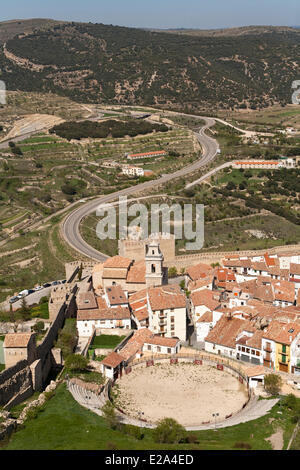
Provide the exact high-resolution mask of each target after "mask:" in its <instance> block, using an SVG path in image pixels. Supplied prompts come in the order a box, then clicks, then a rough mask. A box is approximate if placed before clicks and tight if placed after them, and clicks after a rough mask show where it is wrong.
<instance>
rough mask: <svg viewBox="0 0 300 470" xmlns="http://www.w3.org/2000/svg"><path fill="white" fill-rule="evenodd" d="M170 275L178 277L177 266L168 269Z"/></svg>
mask: <svg viewBox="0 0 300 470" xmlns="http://www.w3.org/2000/svg"><path fill="white" fill-rule="evenodd" d="M168 276H169V277H176V276H177V268H176V267H175V266H171V267H170V268H169V271H168Z"/></svg>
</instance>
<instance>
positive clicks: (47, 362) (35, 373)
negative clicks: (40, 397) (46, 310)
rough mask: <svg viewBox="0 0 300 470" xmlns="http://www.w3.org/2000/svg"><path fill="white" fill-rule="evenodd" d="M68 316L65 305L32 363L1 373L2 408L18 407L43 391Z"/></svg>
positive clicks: (19, 363) (16, 365)
mask: <svg viewBox="0 0 300 470" xmlns="http://www.w3.org/2000/svg"><path fill="white" fill-rule="evenodd" d="M67 315H68V307H66V305H65V304H63V305H61V307H60V309H59V312H58V314H57V316H56V318H55V320H54V321H53V323H52V325H51V326H50V328H49V330H48V331H47V333H46V335H45V337H44V340H43V342H42V343H41V344H40V345H39V346H38V347H37V348H36V355H35V357H34V360H32V361H31V363H29V362H28V361H27V360H22V361H19V362H18V363H17V364H15V365H14V366H13V367H10V368H9V369H5V370H4V371H3V372H2V373H0V406H5V405H8V404H10V403H13V404H14V405H16V404H18V403H21V402H22V401H23V400H24V399H25V398H24V396H26V398H28V397H29V396H31V395H32V394H33V392H34V391H35V390H41V388H42V385H43V383H44V382H45V380H46V379H47V377H48V374H49V372H50V370H51V367H52V366H53V364H54V363H55V359H54V358H53V356H52V351H51V350H52V348H53V345H54V342H55V340H56V338H57V334H58V331H59V329H60V328H62V326H63V323H64V320H65V318H66V316H67Z"/></svg>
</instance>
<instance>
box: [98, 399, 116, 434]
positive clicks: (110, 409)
mask: <svg viewBox="0 0 300 470" xmlns="http://www.w3.org/2000/svg"><path fill="white" fill-rule="evenodd" d="M101 411H102V416H103V418H104V419H105V421H106V423H107V425H108V426H109V427H110V428H111V429H117V428H118V427H119V426H120V422H119V418H118V416H117V414H116V410H115V407H114V405H113V404H112V403H111V402H110V401H109V400H107V402H106V403H105V405H104V406H103V407H102V408H101Z"/></svg>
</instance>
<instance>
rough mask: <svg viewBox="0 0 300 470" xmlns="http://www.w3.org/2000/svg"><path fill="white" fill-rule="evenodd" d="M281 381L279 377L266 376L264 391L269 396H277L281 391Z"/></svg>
mask: <svg viewBox="0 0 300 470" xmlns="http://www.w3.org/2000/svg"><path fill="white" fill-rule="evenodd" d="M281 385H282V379H281V377H280V375H276V374H268V375H266V376H265V390H266V392H267V393H269V394H270V395H278V394H279V393H280V390H281Z"/></svg>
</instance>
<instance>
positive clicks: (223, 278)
mask: <svg viewBox="0 0 300 470" xmlns="http://www.w3.org/2000/svg"><path fill="white" fill-rule="evenodd" d="M216 277H217V280H218V281H219V282H230V281H236V277H235V274H234V273H233V272H232V271H230V270H229V269H226V268H219V269H217V272H216Z"/></svg>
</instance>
